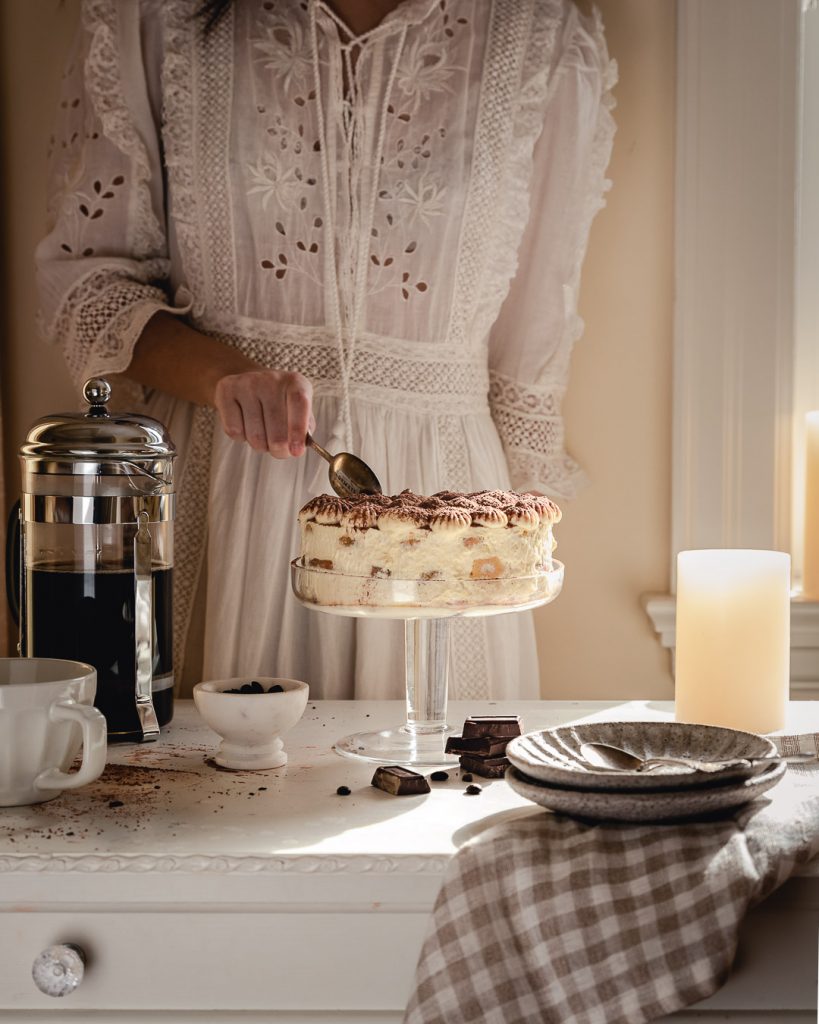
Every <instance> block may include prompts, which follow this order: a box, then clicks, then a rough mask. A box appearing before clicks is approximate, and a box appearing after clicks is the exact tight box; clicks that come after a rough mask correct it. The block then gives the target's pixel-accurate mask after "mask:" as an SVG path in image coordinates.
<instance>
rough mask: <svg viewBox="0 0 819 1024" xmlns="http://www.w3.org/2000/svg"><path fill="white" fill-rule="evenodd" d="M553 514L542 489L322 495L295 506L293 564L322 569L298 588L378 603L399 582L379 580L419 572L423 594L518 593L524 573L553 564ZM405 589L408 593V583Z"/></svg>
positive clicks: (513, 596)
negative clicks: (297, 536) (296, 554)
mask: <svg viewBox="0 0 819 1024" xmlns="http://www.w3.org/2000/svg"><path fill="white" fill-rule="evenodd" d="M560 515H561V513H560V509H559V508H558V507H557V505H555V504H554V502H552V501H550V500H549V499H548V498H543V497H535V496H533V495H523V494H516V493H514V492H512V491H500V490H495V491H476V492H473V493H471V494H460V493H456V492H454V491H438V493H437V494H433V495H432V496H431V497H424V496H422V495H418V494H413V493H412V492H411V491H402V492H401V494H397V495H394V496H393V497H387V496H386V495H380V494H379V495H366V496H362V497H360V498H353V499H350V498H339V497H337V496H335V495H329V494H322V495H319V496H318V497H316V498H313V499H312V500H311V501H308V502H307V504H306V505H305V506H304V507H303V508H302V510H301V512H300V513H299V523H300V525H301V552H300V559H299V561H300V564H301V565H303V566H304V567H306V568H313V569H321V570H325V572H326V575H325V573H316V574H314V576H315V577H316V578H315V579H313V581H312V583H311V593H310V594H305V595H304V596H305V597H307V598H308V599H310V600H315V601H316V603H319V604H350V603H356V604H364V605H376V606H377V605H379V604H381V603H383V602H384V600H385V597H386V595H392V594H395V593H396V590H398V591H401V589H402V588H400V587H398V588H396V587H395V586H390V585H384V584H383V583H380V581H386V580H391V581H393V582H395V581H399V580H400V581H420V585H419V587H418V588H417V593H418V594H419V595H420V597H419V600H421V601H422V602H423V603H436V604H463V603H465V602H468V601H469V600H470V596H474V595H475V593H476V590H477V592H478V593H480V592H482V591H484V590H485V591H486V592H487V593H489V591H490V590H491V591H492V598H493V601H496V600H498V599H500V600H501V601H502V600H504V598H505V597H508V600H509V601H510V602H512V601H515V600H517V599H519V598H520V597H521V594H522V586H521V584H522V580H523V579H530V578H531V577H533V576H537V575H538V574H542V573H543V572H544V571H545V570H548V569H551V567H552V551H553V550H554V547H555V541H554V538H553V536H552V527H553V525H554V524H555V523H556V522H558V521H559V520H560ZM335 574H339V576H338V577H336V576H335ZM342 576H343V577H346V579H344V580H342V579H341V578H340V577H342ZM464 581H470V583H465V582H464ZM472 581H486V582H487V587H486V588H482V587H478V588H476V587H475V586H474V585H472ZM491 581H496V582H495V583H494V584H493V583H492V582H491ZM503 581H509V586H508V587H504V583H503ZM512 581H514V583H513V582H512ZM403 589H404V590H405V591H406V596H407V599H408V600H410V591H411V588H409V587H405V588H403ZM525 590H526V587H525V585H524V586H523V591H525ZM523 596H525V593H524V594H523ZM399 601H400V598H399Z"/></svg>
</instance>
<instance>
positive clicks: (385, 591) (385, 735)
mask: <svg viewBox="0 0 819 1024" xmlns="http://www.w3.org/2000/svg"><path fill="white" fill-rule="evenodd" d="M291 583H292V586H293V593H294V594H295V595H296V597H297V598H298V600H299V601H301V603H302V604H304V605H305V606H307V607H308V608H313V609H315V610H316V611H321V612H325V613H329V614H331V615H345V616H353V617H356V618H381V619H403V620H404V662H405V670H406V688H407V717H406V721H405V722H404V723H403V724H401V725H397V726H396V727H395V728H393V729H383V730H381V731H379V732H359V733H353V734H351V735H349V736H344V737H342V738H341V739H339V740H337V741H336V743H335V749H336V750H337V751H338V753H339V754H343V755H344V756H346V757H355V758H359V759H361V760H364V761H371V762H373V763H374V764H402V765H412V766H417V767H435V766H441V765H444V766H445V765H448V764H456V763H457V761H458V758H457V757H453V756H451V755H448V754H446V753H445V752H444V747H445V741H446V735H447V733H448V732H451V731H452V730H451V727H450V726H448V725H447V721H446V709H447V691H448V687H449V653H450V624H451V621H452V619H453V618H456V617H458V616H463V617H476V616H485V615H500V614H504V613H507V612H520V611H526V610H528V609H530V608H538V607H540V606H541V605H544V604H548V603H549V602H551V601H553V600H554V599H555V598H556V597H557V595H558V594H559V593H560V590H561V587H562V586H563V565H562V564H561V563H560V562H556V561H553V562H552V567H551V568H550V569H548V570H544V571H543V572H540V573H538V574H537V575H534V576H524V577H517V578H514V579H498V580H397V579H395V580H394V579H390V578H387V579H381V578H377V577H369V576H367V577H364V576H349V575H346V574H344V573H339V572H333V571H332V570H328V569H319V568H314V567H312V566H305V565H302V564H301V562H300V560H299V559H295V560H294V561H293V562H291Z"/></svg>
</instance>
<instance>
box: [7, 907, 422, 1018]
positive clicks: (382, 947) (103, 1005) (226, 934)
mask: <svg viewBox="0 0 819 1024" xmlns="http://www.w3.org/2000/svg"><path fill="white" fill-rule="evenodd" d="M428 920H429V918H428V915H427V914H414V913H388V912H384V913H268V912H259V913H253V912H248V911H244V912H243V913H212V912H205V913H196V912H191V913H173V912H169V913H155V912H145V913H140V912H129V913H111V912H99V913H97V912H83V913H65V914H61V913H38V912H31V913H19V912H11V913H4V914H0V963H2V964H3V965H4V969H3V972H2V976H0V1011H2V1010H11V1009H14V1010H49V1009H52V1008H53V1009H54V1010H60V1011H63V1012H65V1011H69V1010H72V1011H74V1010H82V1009H88V1010H95V1009H96V1010H100V1009H105V1010H118V1009H123V1010H125V1009H128V1010H145V1009H163V1010H174V1009H179V1010H198V1009H202V1010H211V1011H214V1010H273V1009H283V1010H289V1009H294V1010H302V1011H305V1010H328V1011H329V1010H394V1011H400V1010H401V1009H403V1007H404V1006H405V1004H406V1001H407V998H408V996H409V992H410V986H411V984H412V977H413V974H414V971H415V961H416V959H417V954H418V952H419V951H420V948H421V943H422V940H423V936H424V932H425V929H426V926H427V924H428ZM55 942H71V943H75V944H76V945H78V946H80V947H82V949H83V950H84V951H85V953H86V956H87V966H86V972H85V977H84V978H83V981H82V983H81V985H80V986H79V988H78V989H77V990H76V991H75V992H73V993H72V994H71V995H69V996H66V997H64V998H62V999H55V998H52V997H50V996H45V995H43V994H42V993H41V992H40V991H39V990H38V989H37V988H36V987H35V985H34V981H33V980H32V977H31V965H32V963H33V961H34V958H35V957H36V956H37V955H38V954H39V953H40V952H41V951H42V950H43V949H44V948H45V947H46V946H49V945H51V944H52V943H55Z"/></svg>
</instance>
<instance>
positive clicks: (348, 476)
mask: <svg viewBox="0 0 819 1024" xmlns="http://www.w3.org/2000/svg"><path fill="white" fill-rule="evenodd" d="M305 444H307V445H308V446H309V447H310V448H312V449H313V451H316V452H318V453H319V455H320V456H321V457H322V458H323V459H326V460H327V462H329V463H330V471H329V473H328V476H329V478H330V486H331V487H332V488H333V490H334V491H335V492H336V494H337V495H339V497H341V498H357V497H359V495H362V494H381V484H380V483H379V482H378V477H377V476H376V475H375V473H373V471H372V470H371V469H370V467H369V466H368V465H367V463H366V462H364V460H363V459H359V457H358V456H357V455H351V454H350V453H349V452H339V453H338V455H331V454H330V453H329V452H328V451H327V450H326V449H325V448H322V447H321V445H320V444H319V443H318V442H317V441H314V440H313V438H312V436H311V435H310V434H308V435H307V437H306V438H305Z"/></svg>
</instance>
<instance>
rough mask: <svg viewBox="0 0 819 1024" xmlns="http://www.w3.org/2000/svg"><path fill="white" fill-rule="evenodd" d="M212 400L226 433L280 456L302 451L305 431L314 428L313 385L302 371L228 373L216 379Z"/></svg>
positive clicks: (278, 457)
mask: <svg viewBox="0 0 819 1024" xmlns="http://www.w3.org/2000/svg"><path fill="white" fill-rule="evenodd" d="M214 404H215V405H216V408H217V410H218V412H219V415H220V417H221V420H222V426H223V428H224V431H225V433H226V434H227V435H228V437H231V438H234V439H236V440H244V441H247V443H248V444H249V445H250V446H251V447H252V448H253V449H255V450H256V451H259V452H261V451H266V452H269V453H270V455H272V456H273V457H274V458H276V459H286V458H289V457H290V456H291V455H293V456H298V455H302V454H303V453H304V438H305V435H306V434H307V431H308V430H313V429H315V419H314V417H313V410H312V404H313V387H312V385H311V383H310V381H309V380H307V378H306V377H303V376H302V375H301V374H300V373H288V372H284V371H280V370H253V371H249V372H247V373H237V374H230V375H229V376H226V377H223V378H222V379H221V380H220V381H219V383H218V384H217V386H216V392H215V400H214Z"/></svg>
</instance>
